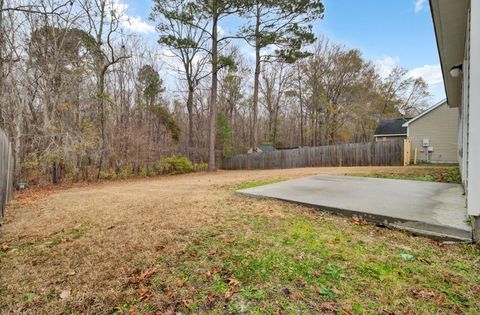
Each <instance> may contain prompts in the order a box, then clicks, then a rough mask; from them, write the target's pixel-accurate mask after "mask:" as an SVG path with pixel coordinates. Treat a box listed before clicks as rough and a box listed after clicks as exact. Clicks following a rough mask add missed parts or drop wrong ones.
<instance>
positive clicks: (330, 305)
mask: <svg viewBox="0 0 480 315" xmlns="http://www.w3.org/2000/svg"><path fill="white" fill-rule="evenodd" d="M320 310H322V311H324V312H336V311H337V310H338V305H337V303H335V302H332V301H328V302H323V303H322V304H320Z"/></svg>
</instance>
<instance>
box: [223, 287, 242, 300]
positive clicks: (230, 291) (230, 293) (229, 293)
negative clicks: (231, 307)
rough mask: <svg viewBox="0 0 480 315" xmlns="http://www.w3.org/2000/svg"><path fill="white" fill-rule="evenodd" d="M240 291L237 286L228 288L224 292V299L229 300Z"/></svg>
mask: <svg viewBox="0 0 480 315" xmlns="http://www.w3.org/2000/svg"><path fill="white" fill-rule="evenodd" d="M238 292H240V290H239V289H238V288H230V289H228V290H227V292H225V300H229V299H230V298H231V297H232V296H233V295H234V294H235V293H238Z"/></svg>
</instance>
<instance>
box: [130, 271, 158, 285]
mask: <svg viewBox="0 0 480 315" xmlns="http://www.w3.org/2000/svg"><path fill="white" fill-rule="evenodd" d="M157 272H158V267H153V268H150V269H147V270H144V271H142V272H141V273H140V274H138V275H136V276H134V277H133V278H132V279H130V280H129V281H128V282H129V283H130V284H138V283H140V282H142V281H144V280H147V279H150V278H151V277H152V276H153V275H154V274H155V273H157Z"/></svg>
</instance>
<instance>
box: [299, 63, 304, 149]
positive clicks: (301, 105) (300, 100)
mask: <svg viewBox="0 0 480 315" xmlns="http://www.w3.org/2000/svg"><path fill="white" fill-rule="evenodd" d="M302 97H303V96H302V77H301V76H300V65H299V66H298V102H299V104H300V146H302V147H303V141H304V140H303V99H302Z"/></svg>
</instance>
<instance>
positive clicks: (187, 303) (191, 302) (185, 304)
mask: <svg viewBox="0 0 480 315" xmlns="http://www.w3.org/2000/svg"><path fill="white" fill-rule="evenodd" d="M182 304H183V305H184V306H185V307H186V308H190V305H192V304H193V300H192V299H185V300H182Z"/></svg>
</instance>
